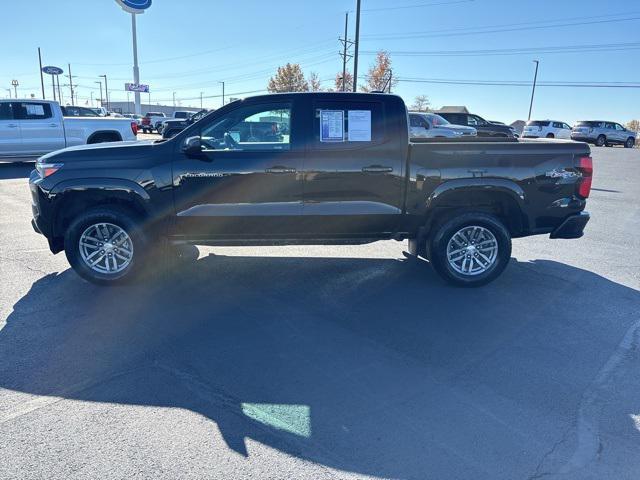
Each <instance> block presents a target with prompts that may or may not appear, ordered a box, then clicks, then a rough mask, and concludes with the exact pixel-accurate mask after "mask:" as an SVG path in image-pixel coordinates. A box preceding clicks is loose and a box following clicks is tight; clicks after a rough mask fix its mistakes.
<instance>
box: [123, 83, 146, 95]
mask: <svg viewBox="0 0 640 480" xmlns="http://www.w3.org/2000/svg"><path fill="white" fill-rule="evenodd" d="M124 89H125V90H126V91H127V92H141V93H149V85H144V84H142V83H125V84H124Z"/></svg>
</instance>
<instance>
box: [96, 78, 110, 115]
mask: <svg viewBox="0 0 640 480" xmlns="http://www.w3.org/2000/svg"><path fill="white" fill-rule="evenodd" d="M98 76H99V77H104V94H105V97H106V98H107V110H109V84H108V83H107V75H106V74H105V75H98Z"/></svg>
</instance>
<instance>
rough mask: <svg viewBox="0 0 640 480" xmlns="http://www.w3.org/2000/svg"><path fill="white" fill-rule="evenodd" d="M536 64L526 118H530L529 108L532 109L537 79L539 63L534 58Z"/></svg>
mask: <svg viewBox="0 0 640 480" xmlns="http://www.w3.org/2000/svg"><path fill="white" fill-rule="evenodd" d="M534 63H535V64H536V73H534V74H533V89H532V90H531V103H530V104H529V116H528V117H527V120H531V110H532V109H533V96H534V95H535V93H536V81H537V80H538V65H539V64H540V61H539V60H534Z"/></svg>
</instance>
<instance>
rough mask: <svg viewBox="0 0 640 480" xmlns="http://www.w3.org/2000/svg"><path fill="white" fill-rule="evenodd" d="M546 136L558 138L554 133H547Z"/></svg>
mask: <svg viewBox="0 0 640 480" xmlns="http://www.w3.org/2000/svg"><path fill="white" fill-rule="evenodd" d="M546 138H556V136H555V135H554V134H553V133H547V137H546Z"/></svg>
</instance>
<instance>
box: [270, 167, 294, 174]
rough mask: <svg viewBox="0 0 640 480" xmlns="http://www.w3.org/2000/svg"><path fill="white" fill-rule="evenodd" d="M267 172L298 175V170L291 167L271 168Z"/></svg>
mask: <svg viewBox="0 0 640 480" xmlns="http://www.w3.org/2000/svg"><path fill="white" fill-rule="evenodd" d="M265 172H267V173H296V169H295V168H290V167H280V166H277V167H271V168H267V169H266V170H265Z"/></svg>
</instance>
